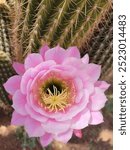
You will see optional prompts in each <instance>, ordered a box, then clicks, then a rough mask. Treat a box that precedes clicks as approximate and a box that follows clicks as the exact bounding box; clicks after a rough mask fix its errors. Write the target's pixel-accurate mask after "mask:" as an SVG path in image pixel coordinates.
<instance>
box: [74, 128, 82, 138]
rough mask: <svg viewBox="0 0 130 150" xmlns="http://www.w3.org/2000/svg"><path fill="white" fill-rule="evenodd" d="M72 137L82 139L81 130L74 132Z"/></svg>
mask: <svg viewBox="0 0 130 150" xmlns="http://www.w3.org/2000/svg"><path fill="white" fill-rule="evenodd" d="M74 135H75V136H77V137H78V138H82V131H81V130H74Z"/></svg>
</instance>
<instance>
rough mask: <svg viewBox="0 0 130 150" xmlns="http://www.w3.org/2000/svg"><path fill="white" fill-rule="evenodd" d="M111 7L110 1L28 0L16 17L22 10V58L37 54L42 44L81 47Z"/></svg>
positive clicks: (23, 0)
mask: <svg viewBox="0 0 130 150" xmlns="http://www.w3.org/2000/svg"><path fill="white" fill-rule="evenodd" d="M18 3H19V2H18ZM111 4H112V1H111V0H96V1H94V0H91V1H90V0H58V1H54V0H38V1H36V0H28V1H26V3H25V0H22V1H21V2H20V4H19V6H21V7H20V8H21V9H15V14H18V13H17V12H18V10H21V13H19V14H20V15H19V18H22V20H21V21H20V22H21V24H20V23H18V27H20V31H19V35H20V40H19V43H20V48H18V49H19V50H20V51H21V54H22V55H21V57H23V58H24V57H25V56H26V55H27V53H30V52H37V51H38V49H39V48H40V46H41V45H42V44H43V43H47V44H48V45H49V46H56V45H57V44H59V45H60V46H62V47H64V48H66V47H68V46H70V45H76V46H78V47H79V48H81V47H82V46H83V45H84V43H85V42H86V39H87V38H90V33H91V34H92V33H93V31H94V29H95V28H97V25H98V24H99V23H100V21H101V20H102V18H103V17H104V16H105V14H107V12H108V11H109V9H110V8H111ZM22 6H24V7H23V8H22ZM16 7H18V5H16ZM25 8H26V9H25ZM15 17H16V18H18V16H17V15H15ZM15 20H16V19H15ZM86 35H88V36H86Z"/></svg>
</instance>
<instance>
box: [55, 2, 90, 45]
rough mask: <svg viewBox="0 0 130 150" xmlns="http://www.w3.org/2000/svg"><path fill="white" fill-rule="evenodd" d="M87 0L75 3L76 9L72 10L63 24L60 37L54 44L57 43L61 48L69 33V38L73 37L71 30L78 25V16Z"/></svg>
mask: <svg viewBox="0 0 130 150" xmlns="http://www.w3.org/2000/svg"><path fill="white" fill-rule="evenodd" d="M87 2H88V0H78V2H77V3H76V8H75V9H74V10H72V12H71V14H70V18H69V19H68V20H67V22H65V24H66V26H65V28H63V29H62V30H61V36H60V38H59V39H58V40H57V41H54V43H55V44H56V43H59V44H60V45H61V46H63V45H64V42H65V39H66V37H67V35H68V34H69V33H71V37H73V30H74V28H75V27H76V26H77V25H78V24H77V22H78V19H79V16H80V15H81V14H82V13H84V12H82V10H83V8H84V7H86V4H87ZM71 37H70V38H71Z"/></svg>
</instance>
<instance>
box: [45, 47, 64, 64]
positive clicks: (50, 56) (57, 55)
mask: <svg viewBox="0 0 130 150" xmlns="http://www.w3.org/2000/svg"><path fill="white" fill-rule="evenodd" d="M66 57H67V55H66V51H65V50H64V49H63V48H61V47H60V46H57V47H55V48H52V49H49V50H48V51H47V52H46V53H45V60H54V61H55V62H56V63H58V64H60V63H62V62H63V60H64V59H65V58H66Z"/></svg>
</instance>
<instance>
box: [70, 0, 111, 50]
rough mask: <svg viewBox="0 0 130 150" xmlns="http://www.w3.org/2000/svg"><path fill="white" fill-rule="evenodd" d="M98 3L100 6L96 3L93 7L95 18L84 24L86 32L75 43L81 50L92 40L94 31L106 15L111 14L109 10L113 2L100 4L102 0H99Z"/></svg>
mask: <svg viewBox="0 0 130 150" xmlns="http://www.w3.org/2000/svg"><path fill="white" fill-rule="evenodd" d="M97 2H99V5H98V3H96V4H95V7H93V10H94V11H93V17H92V18H91V19H90V22H87V24H84V30H83V31H82V32H81V34H80V37H81V38H77V40H75V42H73V44H76V43H77V45H78V47H79V48H82V47H83V46H84V44H85V43H86V42H87V41H88V40H89V39H90V38H91V36H92V35H93V32H94V30H95V29H96V28H98V25H99V23H100V22H101V21H102V20H103V18H104V17H105V16H106V14H108V13H109V10H110V9H111V7H112V6H111V1H107V0H106V2H102V3H100V0H99V1H97ZM101 4H102V5H101ZM100 5H101V6H100ZM82 28H83V27H82Z"/></svg>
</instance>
